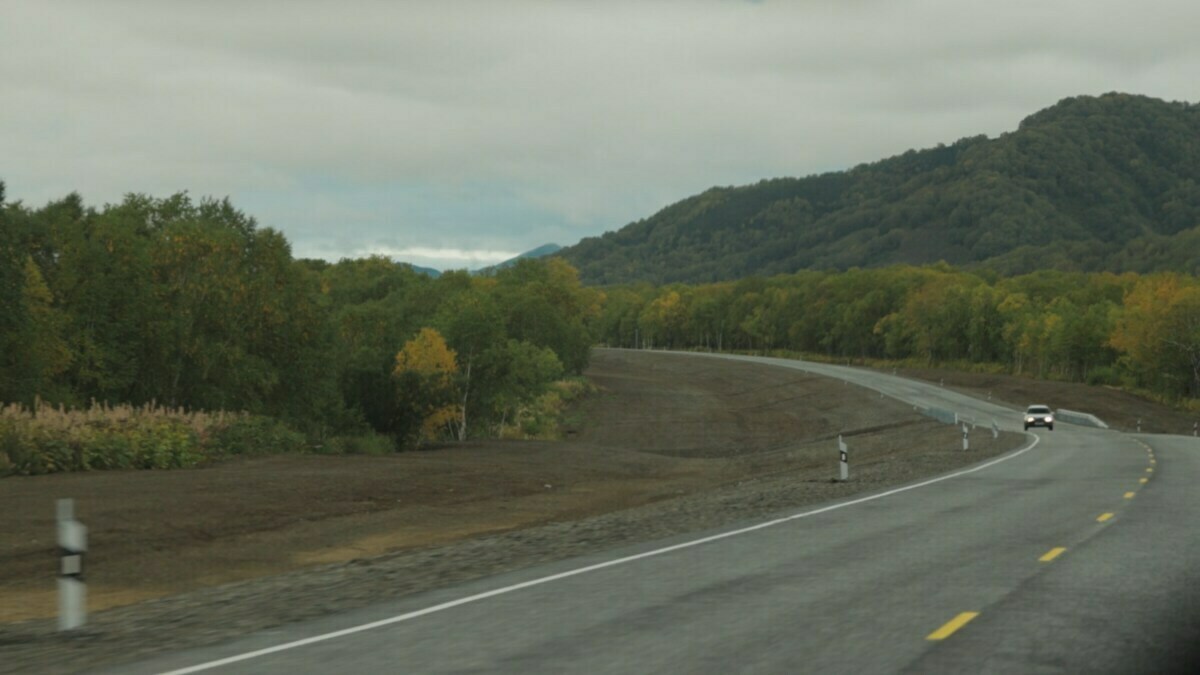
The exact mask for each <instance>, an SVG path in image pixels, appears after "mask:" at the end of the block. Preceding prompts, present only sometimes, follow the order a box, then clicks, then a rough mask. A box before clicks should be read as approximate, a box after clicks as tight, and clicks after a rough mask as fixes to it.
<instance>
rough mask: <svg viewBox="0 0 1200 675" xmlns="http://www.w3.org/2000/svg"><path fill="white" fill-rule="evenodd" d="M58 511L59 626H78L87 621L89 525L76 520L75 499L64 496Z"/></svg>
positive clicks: (59, 627) (69, 627)
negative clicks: (85, 575)
mask: <svg viewBox="0 0 1200 675" xmlns="http://www.w3.org/2000/svg"><path fill="white" fill-rule="evenodd" d="M57 514H58V551H59V568H58V629H59V630H60V631H66V630H74V629H76V628H79V627H80V626H82V625H83V624H84V623H85V622H86V621H87V584H86V583H84V581H83V556H84V553H86V552H87V528H86V527H84V526H83V524H82V523H80V522H79V521H78V520H75V500H74V499H60V500H58V503H57Z"/></svg>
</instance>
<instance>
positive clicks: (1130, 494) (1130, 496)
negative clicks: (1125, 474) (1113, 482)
mask: <svg viewBox="0 0 1200 675" xmlns="http://www.w3.org/2000/svg"><path fill="white" fill-rule="evenodd" d="M1125 499H1133V493H1132V492H1126V493H1125Z"/></svg>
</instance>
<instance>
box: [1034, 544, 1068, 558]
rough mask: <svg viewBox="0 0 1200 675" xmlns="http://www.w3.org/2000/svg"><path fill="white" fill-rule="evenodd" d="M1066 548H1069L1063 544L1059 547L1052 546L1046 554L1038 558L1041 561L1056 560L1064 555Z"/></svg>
mask: <svg viewBox="0 0 1200 675" xmlns="http://www.w3.org/2000/svg"><path fill="white" fill-rule="evenodd" d="M1066 550H1067V549H1065V548H1063V547H1062V546H1059V547H1057V548H1052V549H1050V550H1049V551H1047V552H1046V555H1044V556H1042V557H1040V558H1038V560H1039V561H1040V562H1050V561H1051V560H1054V559H1055V558H1057V557H1058V556H1060V555H1062V554H1063V551H1066Z"/></svg>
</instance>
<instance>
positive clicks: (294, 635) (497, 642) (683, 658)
mask: <svg viewBox="0 0 1200 675" xmlns="http://www.w3.org/2000/svg"><path fill="white" fill-rule="evenodd" d="M696 358H698V359H700V358H749V357H715V356H702V355H697V356H696ZM758 360H761V361H768V362H772V363H777V364H778V365H780V366H781V367H785V368H801V369H805V370H808V371H810V372H814V373H820V374H826V375H830V376H832V377H835V378H838V379H842V380H845V381H847V382H848V384H838V383H831V385H830V386H866V387H869V388H872V389H875V390H877V391H880V392H881V393H883V394H886V395H889V396H893V397H895V398H899V399H901V400H905V401H908V402H911V403H913V404H914V405H919V406H923V407H928V406H937V407H942V408H946V409H950V410H954V411H955V412H957V413H958V414H959V415H960V416H964V417H968V418H970V419H973V420H974V421H975V422H977V423H978V424H979V427H978V428H977V429H976V430H974V431H973V433H976V434H981V433H989V432H988V431H986V429H988V428H990V425H991V423H992V421H993V420H994V421H995V422H997V423H998V424H999V426H1000V427H1001V428H1004V429H1010V430H1011V429H1014V428H1015V429H1017V430H1020V428H1021V423H1020V417H1019V415H1018V414H1017V413H1015V412H1014V411H1012V410H1009V409H1006V408H1002V407H998V406H994V405H992V404H990V403H987V402H985V401H978V400H975V399H971V398H968V397H965V396H962V395H959V394H956V393H954V392H950V391H946V390H944V389H941V388H939V387H937V386H936V385H932V386H931V385H929V384H923V383H920V382H916V381H912V380H905V379H901V378H894V377H891V376H888V375H884V374H879V373H873V372H868V371H860V370H856V369H849V368H842V367H838V366H830V365H821V364H814V363H809V362H797V361H785V360H774V359H758ZM1030 403H1042V402H1041V401H1031V402H1030ZM1029 438H1030V443H1029V445H1027V446H1026V447H1024V448H1022V449H1021V450H1018V451H1016V452H1014V453H1010V454H1008V455H1004V456H1001V457H1000V458H998V459H995V460H991V461H989V462H986V463H983V464H980V465H976V466H974V467H970V468H968V469H967V470H964V471H960V472H957V473H954V474H950V475H948V476H943V477H939V478H936V479H933V480H927V481H922V482H919V483H916V484H912V485H908V486H904V487H902V488H899V489H892V490H888V491H884V492H881V493H875V494H868V495H866V496H858V497H855V498H853V499H849V500H846V501H844V502H839V503H834V504H829V505H825V506H821V507H815V508H809V509H806V510H803V511H799V512H795V513H784V514H780V515H779V517H778V518H777V519H773V520H770V521H765V522H757V523H745V524H743V525H740V526H737V527H734V528H730V529H726V530H722V531H717V532H706V533H697V534H694V535H691V536H688V537H681V538H677V539H672V540H668V541H659V542H653V543H649V544H644V545H641V546H638V547H633V548H628V549H623V550H618V551H611V552H608V553H607V554H605V555H599V556H591V557H586V558H580V559H574V560H568V561H562V562H559V563H555V564H552V565H546V566H541V567H536V568H531V569H527V570H524V571H522V572H520V573H514V574H510V575H504V576H500V577H493V578H489V579H484V580H479V581H476V582H473V583H469V584H465V585H462V586H458V587H455V588H452V589H444V590H441V591H437V592H431V593H425V594H420V595H416V596H410V597H407V598H405V599H403V600H402V601H398V602H393V603H387V604H383V605H380V606H376V607H372V608H369V609H368V610H363V611H358V612H353V613H349V614H345V615H338V616H334V617H330V618H326V619H323V620H320V621H314V622H310V623H304V624H299V625H294V626H290V627H287V628H285V629H280V630H275V631H271V632H268V633H264V634H257V635H250V636H247V637H245V638H243V639H241V640H238V641H235V642H232V643H229V644H224V645H219V646H217V647H213V648H207V649H202V650H195V651H190V652H182V653H176V654H169V655H165V656H161V657H158V658H156V659H154V660H151V661H147V662H144V663H140V664H134V665H125V666H122V667H120V668H119V669H117V670H114V671H113V672H122V673H164V672H175V673H188V672H213V673H241V672H254V673H330V672H358V673H399V672H404V673H666V672H680V673H731V672H744V673H797V672H820V673H891V672H911V673H939V672H985V673H1022V674H1025V673H1043V672H1044V673H1060V672H1069V673H1080V672H1088V673H1163V672H1197V671H1196V670H1195V669H1194V666H1195V665H1197V664H1196V663H1195V662H1194V658H1195V657H1196V656H1197V653H1198V652H1197V650H1196V649H1195V647H1194V646H1193V643H1194V642H1196V641H1200V488H1198V487H1197V484H1196V481H1197V478H1198V477H1200V441H1198V440H1196V439H1193V438H1191V437H1180V436H1151V435H1127V434H1121V433H1118V432H1114V431H1108V430H1100V429H1092V428H1086V427H1081V426H1073V425H1068V424H1063V423H1061V422H1060V423H1059V424H1057V425H1056V426H1055V431H1053V432H1051V431H1047V430H1044V429H1037V430H1031V433H1030V436H1029ZM853 453H854V448H853V445H851V447H850V458H851V479H853V475H854V471H853Z"/></svg>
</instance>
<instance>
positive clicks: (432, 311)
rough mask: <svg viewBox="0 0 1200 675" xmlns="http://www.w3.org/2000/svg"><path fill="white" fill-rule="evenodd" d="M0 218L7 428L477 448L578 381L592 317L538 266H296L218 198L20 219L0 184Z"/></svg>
mask: <svg viewBox="0 0 1200 675" xmlns="http://www.w3.org/2000/svg"><path fill="white" fill-rule="evenodd" d="M0 203H3V204H4V205H3V207H2V208H0V404H20V408H21V409H22V410H25V411H28V410H29V409H31V408H32V407H33V406H34V404H35V402H37V401H39V400H40V401H41V402H43V403H45V404H49V405H62V406H64V407H65V408H76V407H81V406H82V407H87V406H89V405H92V404H93V402H95V403H96V404H98V405H102V406H103V405H116V404H129V405H132V406H146V405H150V406H163V407H166V408H170V409H186V410H205V411H220V410H224V411H237V412H240V413H248V414H251V415H256V416H265V417H269V418H270V419H273V420H281V421H283V422H284V423H286V425H288V427H290V428H291V429H295V430H298V431H299V432H302V433H303V434H304V435H305V436H306V437H307V438H308V439H309V440H310V442H316V443H320V442H322V441H323V440H325V439H328V438H330V437H331V436H335V435H345V434H350V435H353V434H365V433H369V434H383V435H386V436H387V437H389V438H391V439H394V440H395V442H396V444H397V445H398V446H399V447H409V446H413V445H416V444H419V443H421V442H423V441H427V440H431V439H438V438H447V437H453V438H458V439H463V438H467V437H469V436H490V435H496V434H499V433H502V432H503V431H504V428H505V427H506V426H507V427H511V426H513V425H517V424H519V423H520V417H521V415H522V414H523V412H525V411H527V409H528V407H529V406H530V405H531V403H532V402H533V401H534V400H535V399H537V398H538V397H539V396H542V395H543V394H545V393H546V392H547V391H548V389H549V388H550V387H551V383H553V382H555V381H557V380H560V379H562V378H563V377H564V376H569V375H572V374H575V375H577V374H579V373H581V372H582V370H583V369H584V367H585V366H586V365H587V361H588V352H589V349H590V347H591V344H592V338H591V336H590V335H589V333H588V330H587V327H586V322H587V321H589V320H590V319H591V317H593V316H595V315H597V314H598V312H599V309H600V299H601V295H600V294H599V292H597V291H594V290H591V289H587V288H584V287H583V286H582V285H581V284H580V282H579V279H578V275H577V273H576V272H575V270H574V269H573V268H571V267H570V266H569V265H567V264H566V263H565V262H563V261H562V260H557V259H554V260H548V261H526V260H523V261H520V262H518V263H516V264H514V265H512V266H511V267H508V268H505V269H501V270H497V271H496V272H495V273H494V274H492V275H486V276H472V275H469V274H467V273H466V272H450V273H447V274H443V275H441V276H440V277H439V278H436V279H433V278H429V277H428V276H426V275H424V274H420V273H418V272H416V271H414V270H413V269H412V268H410V267H409V266H408V265H405V264H399V263H394V262H392V261H390V260H387V259H384V258H366V259H358V260H342V261H340V262H338V263H335V264H330V263H326V262H323V261H314V260H296V259H294V258H293V257H292V254H291V248H290V246H289V244H288V242H287V241H286V239H285V238H284V237H283V235H281V234H280V233H279V232H277V231H275V230H273V229H270V228H262V227H258V226H257V225H256V223H255V221H254V220H253V219H252V218H250V217H248V216H246V215H245V214H243V213H241V212H240V211H238V210H237V209H236V208H234V207H233V206H232V205H231V204H230V203H229V202H228V200H212V199H202V200H199V201H194V200H192V199H191V198H189V197H188V196H187V195H186V194H176V195H174V196H171V197H168V198H165V199H154V198H150V197H146V196H141V195H129V196H128V197H126V198H125V199H124V201H122V202H121V203H119V204H113V205H106V206H104V207H103V208H93V207H88V206H85V205H84V203H83V201H82V199H81V198H80V197H79V196H78V195H75V194H72V195H69V196H67V197H65V198H64V199H61V200H59V201H55V202H52V203H49V204H47V205H46V206H44V207H41V208H30V207H27V206H25V205H23V204H21V203H20V202H13V203H4V202H3V186H2V184H0ZM14 410H16V408H10V412H12V411H14ZM11 416H13V417H14V418H20V414H18V413H13V414H12V415H11ZM0 421H2V420H0ZM0 431H3V429H0ZM10 431H11V430H10ZM2 435H3V434H0V436H2ZM27 440H28V439H27ZM5 442H10V443H16V441H15V440H13V439H11V438H10V439H8V441H5V439H4V438H0V445H3V443H5ZM0 450H3V448H0ZM0 454H3V453H2V452H0ZM0 463H2V462H0ZM0 468H3V467H0ZM0 473H2V472H0Z"/></svg>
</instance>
